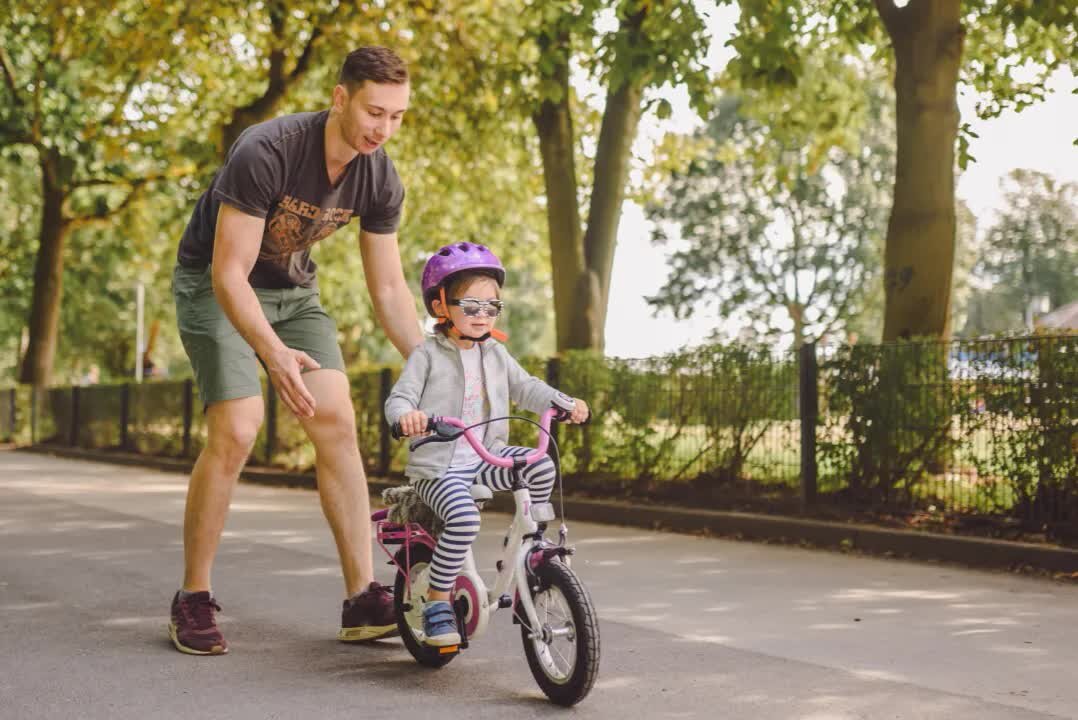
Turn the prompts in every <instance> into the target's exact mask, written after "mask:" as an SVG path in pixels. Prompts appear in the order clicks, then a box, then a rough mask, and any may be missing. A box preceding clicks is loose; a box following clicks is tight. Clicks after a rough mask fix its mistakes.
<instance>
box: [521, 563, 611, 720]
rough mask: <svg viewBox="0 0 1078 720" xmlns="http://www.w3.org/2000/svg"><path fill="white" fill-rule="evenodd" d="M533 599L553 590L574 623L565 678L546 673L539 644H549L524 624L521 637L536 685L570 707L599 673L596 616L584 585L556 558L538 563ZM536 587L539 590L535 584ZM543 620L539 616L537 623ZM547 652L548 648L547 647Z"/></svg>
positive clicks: (585, 694)
mask: <svg viewBox="0 0 1078 720" xmlns="http://www.w3.org/2000/svg"><path fill="white" fill-rule="evenodd" d="M530 580H531V585H532V588H533V589H532V599H533V601H534V600H536V598H537V597H539V596H541V595H543V593H549V592H550V591H551V589H555V590H556V591H557V592H558V593H560V595H561V596H562V597H563V598H564V599H565V604H566V605H567V606H568V610H569V613H570V615H571V616H572V623H573V648H574V652H573V655H574V660H573V666H572V671H571V672H568V673H567V674H566V677H564V678H556V677H552V675H551V674H550V673H549V672H548V666H549V664H550V663H549V662H548V661H547V660H545V659H544V658H542V657H540V653H541V652H542V650H541V649H540V644H544V645H549V644H548V643H545V642H544V641H543V640H539V641H536V640H533V639H532V638H530V637H529V633H530V631H529V629H528V628H527V627H525V626H524V625H523V624H522V625H521V629H520V637H521V640H522V641H523V643H524V655H525V657H526V658H527V659H528V667H529V668H530V669H531V672H532V676H533V677H534V678H535V681H536V682H537V683H538V684H539V688H540V689H541V690H542V691H543V693H544V694H545V695H546V696H547V697H548V698H550V700H551V701H552V702H554V703H556V704H558V705H563V706H565V707H569V706H572V705H575V704H577V703H578V702H580V701H581V700H583V699H584V698H585V697H587V695H588V693H589V692H591V688H592V686H594V685H595V680H596V678H597V677H598V676H599V655H600V648H599V618H598V615H597V614H596V612H595V607H594V605H592V602H591V596H590V595H589V594H588V591H587V588H585V587H584V584H583V583H581V582H580V579H579V578H578V577H577V576H576V573H574V572H573V571H572V570H571V569H570V568H569V567H567V566H566V565H565V564H564V563H562V562H561V561H559V560H551V561H549V562H546V563H544V564H543V565H541V566H540V567H539V568H538V569H537V570H536V573H535V577H534V578H531V579H530ZM536 586H538V592H536V591H535V589H534V588H535V587H536ZM543 620H544V618H543V617H540V618H539V621H540V623H542V622H543ZM546 652H547V654H548V655H549V654H550V649H549V647H548V648H547V649H546Z"/></svg>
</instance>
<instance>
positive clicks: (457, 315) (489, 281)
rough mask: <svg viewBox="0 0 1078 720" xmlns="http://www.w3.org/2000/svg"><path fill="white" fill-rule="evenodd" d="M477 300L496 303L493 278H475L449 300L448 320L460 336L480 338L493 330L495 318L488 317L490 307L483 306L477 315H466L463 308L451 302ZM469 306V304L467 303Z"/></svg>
mask: <svg viewBox="0 0 1078 720" xmlns="http://www.w3.org/2000/svg"><path fill="white" fill-rule="evenodd" d="M455 300H456V301H459V300H478V301H480V302H488V303H489V302H495V303H497V302H498V283H497V282H495V280H494V279H493V278H487V277H481V278H476V279H475V280H473V281H472V282H471V283H469V284H467V285H465V286H463V287H461V288H460V289H459V290H458V291H457V292H456V293H455V295H454V296H453V297H452V298H450V303H449V319H450V320H452V321H453V326H454V327H456V328H457V329H458V330H459V331H460V332H461V333H462V334H464V335H470V336H472V337H480V336H482V335H485V334H486V333H488V332H490V331H491V330H492V329H493V328H494V323H495V322H496V318H493V317H490V313H491V312H492V311H491V309H490V305H484V306H483V307H482V308H481V310H480V311H479V313H478V314H477V315H468V314H467V313H466V312H465V308H462V307H461V306H460V305H458V304H456V303H455V302H453V301H455ZM469 304H471V303H469Z"/></svg>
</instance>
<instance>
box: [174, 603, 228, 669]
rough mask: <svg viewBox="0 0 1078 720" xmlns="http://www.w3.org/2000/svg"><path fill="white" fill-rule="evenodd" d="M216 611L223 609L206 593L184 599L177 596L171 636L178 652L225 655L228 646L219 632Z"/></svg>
mask: <svg viewBox="0 0 1078 720" xmlns="http://www.w3.org/2000/svg"><path fill="white" fill-rule="evenodd" d="M214 611H217V612H220V611H221V606H220V605H218V604H217V601H216V600H214V599H213V597H212V596H211V595H210V594H209V592H207V591H205V590H203V591H202V592H197V593H192V594H190V595H188V596H187V597H184V598H181V597H180V593H179V592H177V593H176V596H175V597H173V598H172V620H171V622H169V624H168V635H169V637H171V638H172V643H173V644H174V645H175V646H176V649H177V650H179V651H180V652H182V653H187V654H188V655H224V654H225V653H226V652H228V643H226V642H225V638H224V636H223V635H221V631H220V630H218V629H217V621H216V620H215V619H214Z"/></svg>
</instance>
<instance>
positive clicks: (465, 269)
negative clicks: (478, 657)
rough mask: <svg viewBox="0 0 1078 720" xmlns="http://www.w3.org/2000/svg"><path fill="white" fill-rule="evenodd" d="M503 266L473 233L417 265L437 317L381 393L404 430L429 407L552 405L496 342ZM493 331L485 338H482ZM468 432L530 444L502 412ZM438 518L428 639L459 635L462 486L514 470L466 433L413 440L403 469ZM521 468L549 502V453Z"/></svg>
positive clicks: (579, 417) (452, 412)
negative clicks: (454, 600) (454, 601)
mask: <svg viewBox="0 0 1078 720" xmlns="http://www.w3.org/2000/svg"><path fill="white" fill-rule="evenodd" d="M504 282H505V268H503V267H502V264H501V262H500V261H499V260H498V258H497V257H495V255H494V253H492V252H491V251H490V250H489V249H487V248H486V247H484V246H483V245H476V244H473V243H467V242H462V243H455V244H453V245H446V246H445V247H443V248H442V249H440V250H439V251H438V252H437V253H435V254H434V255H433V256H432V257H431V258H430V259H429V260H428V261H427V265H426V267H425V268H424V269H423V302H424V304H425V305H426V306H427V312H429V313H430V314H431V315H433V316H434V317H436V318H438V324H437V325H435V332H434V334H433V335H432V336H430V337H428V338H427V339H426V341H425V342H424V343H423V344H422V345H420V346H419V347H417V348H416V349H415V350H413V351H412V354H411V355H409V356H408V362H407V363H406V364H405V366H404V370H403V371H402V372H401V376H400V379H399V380H398V381H397V384H396V385H394V386H393V391H392V392H391V393H390V395H389V399H388V400H386V407H385V412H386V419H387V420H388V421H389V423H390V424H391V425H392V424H394V423H398V422H399V423H400V427H401V431H402V432H403V433H404V434H405V435H418V434H422V433H424V432H425V431H426V428H427V418H428V416H432V415H433V416H440V415H448V416H453V417H460V418H461V419H462V420H463V421H464V422H465V423H467V424H468V425H472V424H474V423H477V422H482V421H484V420H487V419H490V418H492V417H504V416H506V415H508V414H509V401H510V400H512V401H513V402H514V403H516V404H517V405H519V406H521V407H523V408H524V409H526V410H530V411H532V412H535V413H542V412H543V411H544V410H547V409H548V408H550V406H551V400H552V399H553V398H554V397H555V395H556V394H557V391H556V390H555V389H554V388H552V387H550V386H549V385H547V384H546V383H544V382H543V381H541V380H539V379H538V378H536V377H533V376H531V375H529V374H528V373H527V372H525V371H524V369H523V368H522V367H520V365H519V364H518V363H517V361H516V360H514V359H513V357H512V356H511V355H510V354H509V352H508V351H507V350H506V349H505V346H504V345H502V344H501V343H500V342H498V340H499V339H501V340H504V339H505V336H504V335H502V334H501V333H499V332H498V331H497V330H495V329H494V321H495V319H496V318H497V317H498V315H499V314H500V313H501V311H502V309H503V307H504V304H503V303H502V301H501V300H500V299H499V294H500V290H501V287H502V285H503V284H504ZM492 337H493V338H495V339H494V340H490V339H489V338H492ZM587 417H588V406H587V405H586V404H585V403H584V401H583V400H576V408H575V409H574V410H573V412H572V416H571V417H570V420H569V421H570V422H574V423H579V422H583V421H585V420H586V419H587ZM472 432H473V433H474V434H475V435H476V436H477V437H478V438H480V439H481V440H482V441H483V445H484V447H486V448H487V450H489V451H490V452H491V453H493V454H495V455H501V456H502V457H513V456H518V455H525V454H527V453H528V452H531V449H530V448H520V447H511V446H509V445H508V444H507V441H508V435H509V423H508V421H506V420H500V421H497V422H494V423H491V424H489V425H481V426H479V427H477V428H475V429H473V430H472ZM404 472H405V475H407V476H408V478H409V479H410V480H411V482H412V484H413V485H414V486H415V489H416V492H418V493H419V496H420V497H421V498H423V501H424V502H425V503H426V504H427V505H429V506H430V507H431V508H432V509H433V510H434V512H435V513H437V514H438V517H439V518H441V519H442V521H443V522H444V523H445V531H444V532H443V533H442V534H441V535H440V536H439V538H438V544H437V547H436V548H435V552H434V559H433V560H432V562H431V572H430V593H429V596H428V598H427V604H426V605H425V606H424V608H423V633H424V635H426V642H427V644H428V645H434V646H447V645H456V644H458V643H459V642H460V634H459V633H458V632H457V627H456V618H455V617H454V614H453V609H452V607H451V605H450V603H449V594H450V590H452V588H453V584H454V582H456V579H457V574H458V573H459V572H460V568H461V566H462V565H463V563H464V556H465V554H466V553H467V551H468V548H469V547H471V544H472V541H474V540H475V537H476V535H478V534H479V510H478V508H477V507H476V505H475V501H474V500H473V499H472V496H471V493H470V492H469V488H470V487H471V486H472V485H473V484H475V483H479V484H482V485H485V486H487V487H489V488H491V489H493V490H508V489H510V485H511V483H512V475H511V471H510V470H507V469H505V468H498V467H493V466H491V465H487V464H486V463H484V462H483V461H482V460H481V459H480V458H479V456H478V455H477V454H476V452H475V450H474V449H473V448H472V446H471V445H469V444H468V441H467V440H464V439H458V440H457V441H456V442H454V443H430V444H428V445H424V446H422V447H420V448H418V449H417V450H415V451H414V452H413V453H412V454H411V456H410V457H409V460H408V466H407V467H406V468H405V470H404ZM521 472H522V477H523V479H524V481H525V482H527V484H528V490H529V493H530V495H531V499H532V502H533V503H541V502H546V501H547V499H548V498H549V497H550V491H551V490H552V489H553V486H554V463H553V461H552V460H551V459H550V457H549V456H548V457H544V458H543V459H542V460H540V461H538V462H536V463H534V464H532V465H529V466H527V467H525V468H524V469H523V470H522V471H521Z"/></svg>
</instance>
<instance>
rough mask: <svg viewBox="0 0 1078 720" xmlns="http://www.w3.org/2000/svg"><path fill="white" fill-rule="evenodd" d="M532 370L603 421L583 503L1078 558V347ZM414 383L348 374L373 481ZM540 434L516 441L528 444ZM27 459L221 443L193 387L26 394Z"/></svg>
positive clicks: (307, 457) (1049, 341)
mask: <svg viewBox="0 0 1078 720" xmlns="http://www.w3.org/2000/svg"><path fill="white" fill-rule="evenodd" d="M524 365H525V367H526V368H527V369H528V370H529V371H531V372H532V373H533V374H535V375H538V376H540V377H545V378H546V379H547V380H548V381H549V382H551V384H553V385H556V386H558V387H560V388H561V389H563V390H564V391H566V392H568V393H570V394H572V395H576V396H578V397H582V398H585V399H587V400H588V402H589V403H590V404H591V405H592V407H593V408H594V409H595V415H594V419H593V421H592V422H591V423H590V424H589V425H586V426H583V427H581V428H561V429H559V430H558V434H557V437H558V440H559V446H560V449H561V455H562V462H563V467H564V469H565V472H566V475H567V478H568V479H569V480H568V482H569V485H570V487H571V488H572V489H573V490H574V491H576V492H579V493H584V494H591V495H594V496H601V497H609V498H624V499H648V500H653V501H660V502H670V503H676V504H683V505H685V504H687V505H691V506H707V507H723V508H741V509H753V510H764V511H776V512H800V511H803V510H806V509H808V510H812V511H814V512H818V513H826V512H831V513H832V514H834V513H836V512H840V513H845V514H854V515H861V516H863V515H866V514H867V515H873V516H875V517H876V518H877V519H880V518H883V517H887V516H901V517H902V518H903V521H904V522H907V523H908V522H910V521H911V518H912V519H913V520H914V521H917V522H924V523H925V524H926V525H930V526H931V525H933V524H936V525H941V526H947V527H948V529H958V530H963V529H968V528H973V529H976V527H975V526H981V528H982V529H986V530H987V531H989V532H994V533H999V532H1001V531H1006V530H1007V529H1008V528H1010V529H1015V530H1016V531H1018V530H1020V531H1022V532H1045V533H1047V534H1048V535H1049V536H1051V537H1054V538H1058V539H1062V540H1065V541H1066V540H1070V539H1074V540H1078V337H1074V336H1069V337H1029V338H1016V339H1000V340H985V341H972V342H970V341H956V342H952V343H899V344H887V345H853V346H840V347H820V348H817V347H816V346H814V345H808V346H805V347H803V348H801V350H800V351H798V352H783V353H775V352H771V351H769V350H766V349H760V348H749V347H741V346H709V347H703V348H698V349H694V350H691V351H686V352H682V353H676V354H672V355H667V356H662V357H657V358H651V359H646V360H616V359H609V358H603V357H601V356H599V355H596V354H593V353H587V352H570V353H567V354H565V355H564V356H563V357H561V358H556V359H551V360H538V359H532V360H527V361H525V362H524ZM396 372H397V371H396V370H395V369H393V368H372V369H370V370H367V371H362V372H355V373H352V374H350V375H349V378H350V382H351V387H352V394H353V400H354V403H355V407H356V426H357V433H358V436H359V442H360V447H361V448H362V449H363V451H364V458H365V462H366V466H367V470H368V472H370V473H373V474H378V475H393V474H399V473H400V472H401V471H402V470H403V467H404V463H405V460H406V453H407V448H406V445H405V444H404V443H395V442H392V441H391V440H390V437H389V434H388V431H387V428H386V426H385V423H384V421H383V419H382V407H383V405H384V402H385V398H386V396H387V394H388V392H389V390H390V388H391V387H392V384H393V382H394V381H395V379H396ZM266 397H267V404H266V418H267V419H266V422H265V423H264V425H263V427H262V430H261V433H260V435H259V438H258V440H257V442H256V445H255V449H254V451H253V453H252V461H253V462H256V463H261V464H267V465H274V466H279V467H284V468H289V469H308V468H310V467H311V466H312V465H313V463H314V456H313V449H312V448H311V447H310V444H309V443H308V442H306V440H305V437H304V435H303V432H302V429H301V427H300V425H299V423H298V422H297V421H296V420H295V418H293V417H292V416H291V414H290V413H288V412H287V410H285V409H283V408H282V407H281V405H280V403H278V402H277V401H276V398H275V396H274V393H273V392H272V389H271V388H268V387H267V388H266ZM529 428H530V429H529ZM535 432H536V431H535V430H534V428H531V426H528V425H526V424H521V425H518V426H517V427H516V428H514V442H518V443H520V444H528V443H531V442H534V441H535ZM11 441H14V442H18V443H24V444H25V443H36V442H52V443H61V444H64V445H73V446H78V447H83V448H99V449H120V450H128V451H134V452H140V453H147V454H156V455H170V456H177V457H189V458H193V457H195V456H197V454H198V452H199V451H200V449H201V448H202V446H203V444H204V442H205V426H204V423H203V420H202V409H201V405H200V403H199V401H198V398H197V394H196V391H195V388H194V387H193V384H192V382H191V381H190V380H185V381H176V382H153V383H143V384H138V385H136V384H125V385H111V386H110V385H99V386H90V387H73V388H50V389H47V390H41V389H39V390H37V391H36V392H31V391H30V390H29V389H27V388H19V389H17V390H2V391H0V442H11Z"/></svg>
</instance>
